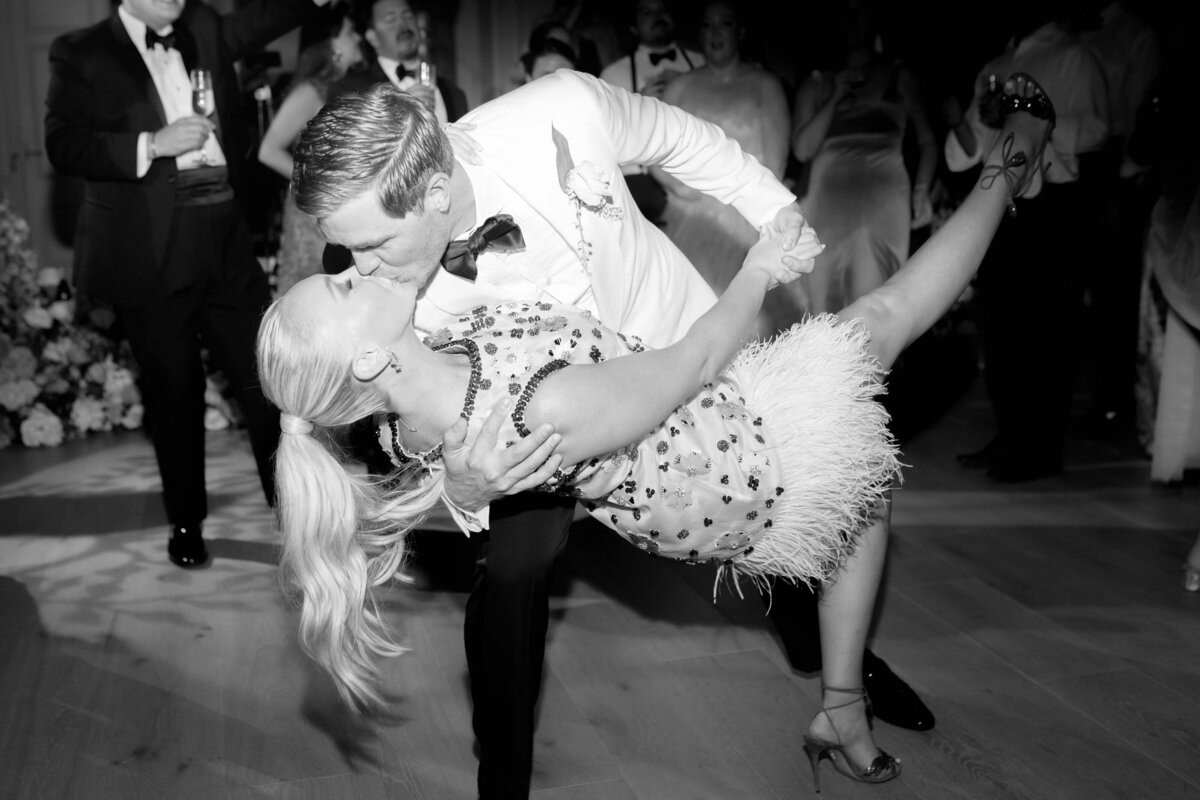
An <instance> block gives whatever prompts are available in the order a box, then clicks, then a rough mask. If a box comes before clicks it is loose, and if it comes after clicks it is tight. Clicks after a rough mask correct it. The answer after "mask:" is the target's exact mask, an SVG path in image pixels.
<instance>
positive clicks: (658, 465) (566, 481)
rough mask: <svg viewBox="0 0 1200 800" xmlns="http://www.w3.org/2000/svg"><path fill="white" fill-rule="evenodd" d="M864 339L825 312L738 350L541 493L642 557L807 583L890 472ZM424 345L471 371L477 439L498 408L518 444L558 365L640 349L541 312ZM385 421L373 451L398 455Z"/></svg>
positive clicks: (539, 307) (865, 515) (846, 542)
mask: <svg viewBox="0 0 1200 800" xmlns="http://www.w3.org/2000/svg"><path fill="white" fill-rule="evenodd" d="M866 343H867V333H866V329H865V328H863V327H862V326H861V325H859V324H857V323H845V322H841V321H839V320H837V318H835V317H833V316H831V315H823V316H820V317H816V318H812V319H810V320H807V321H806V322H804V323H801V324H797V325H795V326H793V327H792V328H791V329H790V330H788V331H785V332H784V333H782V334H780V335H779V336H778V337H776V338H774V339H772V340H770V341H765V342H757V343H755V344H753V345H750V346H748V347H747V348H745V349H744V350H743V351H742V352H741V353H740V354H739V355H738V356H737V357H736V358H735V360H734V362H733V363H732V364H731V365H730V366H729V367H727V368H726V370H725V371H724V372H723V373H722V374H721V375H720V376H719V378H718V380H717V381H715V382H714V383H712V384H709V385H707V386H705V387H704V388H703V389H702V390H701V391H700V392H699V393H697V394H696V395H695V396H694V397H692V398H691V399H690V400H689V401H688V402H686V403H684V404H682V405H680V406H679V407H677V408H676V409H675V411H674V412H673V413H672V414H671V415H670V416H669V417H668V418H667V419H666V420H664V421H663V423H662V424H661V425H660V426H658V427H657V428H656V429H655V430H653V431H651V432H650V433H649V434H648V435H646V436H644V437H643V438H642V439H640V440H638V441H637V442H634V443H632V444H630V445H628V446H627V447H625V448H624V449H622V450H620V451H617V452H613V453H609V454H607V455H605V456H603V457H600V458H594V459H590V460H588V461H585V462H582V463H579V464H576V465H574V466H572V467H569V468H565V469H563V470H560V471H559V473H558V474H557V475H555V476H554V478H552V479H551V480H550V481H548V482H547V484H546V485H544V486H542V487H540V489H541V490H542V491H552V492H558V493H562V494H566V495H570V496H574V497H578V498H580V500H581V502H582V503H583V505H584V507H585V508H586V509H587V510H588V512H589V513H590V514H591V515H592V516H593V517H594V518H595V519H597V520H599V521H600V522H602V523H604V524H605V525H606V526H608V527H609V528H611V529H613V530H614V531H616V532H617V533H618V534H620V535H621V536H622V537H624V538H625V539H626V540H627V541H628V542H630V543H632V544H634V545H635V546H637V547H639V548H641V549H642V550H644V551H645V552H647V553H649V554H651V555H656V556H664V557H669V558H673V559H677V560H681V561H685V562H688V563H694V564H699V563H710V564H716V565H718V566H719V567H720V568H721V570H720V573H719V575H718V579H720V576H721V575H728V574H729V573H730V572H731V573H732V574H733V575H735V576H748V577H751V578H756V579H761V578H766V577H769V576H784V577H788V578H792V579H797V580H804V581H820V580H823V579H825V578H827V577H828V576H829V575H830V574H831V572H832V571H833V570H834V569H836V568H837V566H838V564H840V563H841V561H842V559H843V558H844V556H845V555H846V554H847V553H848V552H849V551H850V550H851V549H852V548H853V546H854V534H855V533H856V532H857V531H858V530H860V529H861V528H862V527H863V526H864V524H865V523H866V522H867V521H868V520H869V518H870V515H871V512H872V509H873V507H874V506H875V504H876V502H877V501H878V500H879V498H880V497H881V496H882V495H883V493H884V492H885V491H886V490H887V488H888V487H889V486H891V485H892V483H893V481H894V480H895V479H896V478H897V476H898V469H899V462H898V461H897V450H896V446H895V443H894V441H893V440H892V439H891V437H890V435H889V433H888V429H887V414H886V412H885V411H884V410H883V408H882V406H881V405H880V404H879V403H878V402H877V401H876V396H877V395H878V394H879V393H880V392H881V391H882V388H881V383H880V381H881V378H882V374H883V371H882V368H881V367H880V366H879V363H878V362H877V361H876V360H875V359H874V358H872V357H871V356H870V355H869V354H868V353H867V352H866ZM427 344H428V345H429V346H431V347H433V348H435V349H438V350H446V351H448V352H462V353H466V354H468V355H469V356H470V358H471V362H472V378H471V386H470V389H469V390H468V393H467V397H466V399H465V401H464V412H463V413H464V416H466V417H467V418H468V419H469V420H470V422H471V430H472V431H477V430H478V427H479V426H480V425H482V423H483V420H484V419H485V418H486V417H487V416H488V414H489V413H490V411H491V410H492V409H493V408H494V407H495V406H496V404H497V403H499V402H501V401H503V400H504V399H506V398H508V397H515V398H516V400H517V402H516V404H515V408H514V410H513V412H512V414H511V416H510V418H509V419H508V420H506V421H505V427H504V428H503V429H502V432H501V436H507V437H508V440H509V442H510V443H512V442H515V441H516V439H517V437H520V436H524V435H527V434H528V430H527V429H526V426H525V419H524V413H525V408H526V406H527V404H528V402H529V399H530V398H531V397H532V396H533V393H534V392H536V391H537V390H538V386H539V384H540V383H541V381H542V380H543V379H544V378H546V376H548V375H550V374H552V373H553V372H555V371H556V370H559V369H562V368H564V367H566V366H569V365H571V364H583V363H599V362H601V361H604V360H606V359H609V358H614V357H617V356H622V355H627V354H630V353H636V352H639V351H641V350H643V349H645V348H644V346H643V345H642V344H641V342H640V340H638V339H637V338H636V337H632V336H631V337H625V336H622V335H621V334H619V333H616V332H614V331H611V330H609V329H607V328H605V327H604V326H603V325H602V324H601V323H600V322H599V321H597V320H596V318H595V317H593V316H591V315H590V314H587V313H586V312H581V311H578V310H577V309H574V308H567V307H559V306H555V305H551V304H549V303H538V304H524V303H518V304H506V305H502V306H497V307H480V308H477V309H475V311H474V312H473V313H472V314H470V315H468V316H464V317H461V318H459V319H458V320H457V321H456V322H455V324H454V325H452V326H450V327H448V328H446V329H443V330H441V331H438V332H436V333H435V334H433V335H432V336H431V337H429V339H428V340H427ZM396 433H397V432H396V429H395V425H394V422H393V424H392V426H391V427H390V428H389V426H388V425H382V426H380V436H379V438H380V444H381V445H382V446H383V447H384V450H385V451H386V452H388V453H389V454H390V455H391V457H392V460H393V461H394V462H395V463H397V464H402V465H411V464H413V462H424V463H426V464H431V463H433V462H435V461H436V460H437V459H438V458H440V451H439V450H438V449H434V450H431V451H428V452H426V453H409V452H407V451H405V450H404V448H403V447H402V445H401V443H400V441H399V437H398V436H397V435H396Z"/></svg>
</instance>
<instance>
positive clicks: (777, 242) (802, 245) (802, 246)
mask: <svg viewBox="0 0 1200 800" xmlns="http://www.w3.org/2000/svg"><path fill="white" fill-rule="evenodd" d="M785 242H786V237H782V236H776V235H773V234H771V233H769V232H768V231H767V230H766V229H764V230H763V231H762V232H761V233H760V234H759V237H758V242H757V243H755V245H754V246H753V247H751V248H750V252H749V253H747V254H746V260H745V261H744V262H743V264H742V269H743V270H747V269H748V270H761V271H762V272H763V273H764V274H765V275H766V276H767V277H768V284H767V288H768V289H774V288H775V287H776V286H780V285H782V284H785V283H791V282H792V281H794V280H796V278H798V277H800V276H801V275H804V274H807V273H809V272H812V267H813V262H814V259H816V257H817V256H818V255H820V253H821V251H822V250H824V249H825V245H823V244H821V242H820V240H818V239H817V232H816V231H814V230H813V229H812V228H811V227H809V226H808V225H805V226H804V229H803V230H802V231H801V233H800V235H799V237H798V239H797V240H796V242H795V244H793V245H792V247H791V248H790V249H785V248H784V243H785Z"/></svg>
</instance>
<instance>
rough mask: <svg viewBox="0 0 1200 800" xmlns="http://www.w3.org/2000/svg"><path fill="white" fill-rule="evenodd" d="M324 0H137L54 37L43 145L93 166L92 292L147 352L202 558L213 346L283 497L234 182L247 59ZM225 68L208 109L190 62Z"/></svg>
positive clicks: (157, 443)
mask: <svg viewBox="0 0 1200 800" xmlns="http://www.w3.org/2000/svg"><path fill="white" fill-rule="evenodd" d="M320 5H325V0H261V2H254V3H251V4H249V5H245V6H244V7H242V8H239V10H237V11H235V12H232V13H229V14H224V15H222V14H218V13H217V12H216V11H214V10H213V9H212V8H210V7H209V6H208V5H206V4H205V3H203V2H199V0H191V1H190V2H188V1H187V0H124V2H123V3H122V4H121V5H120V6H119V7H118V8H117V9H116V11H115V12H114V13H113V15H112V16H111V17H110V18H108V19H106V20H104V21H103V22H100V23H98V24H96V25H93V26H91V27H89V28H85V29H82V30H79V31H75V32H73V33H69V34H66V35H64V36H61V37H59V38H58V39H56V40H55V41H54V43H53V45H52V46H51V49H50V87H49V92H48V95H47V99H46V105H47V113H46V137H45V140H46V152H47V154H48V155H49V158H50V162H51V163H52V164H53V165H54V168H55V169H56V170H58V171H59V172H60V173H62V174H63V175H70V176H75V177H79V178H82V179H83V181H84V198H83V206H82V209H81V211H80V217H79V222H78V226H77V228H76V234H75V242H74V245H75V267H74V269H75V280H76V283H77V285H78V287H79V290H80V292H82V293H84V294H86V295H89V296H91V297H93V298H95V299H98V300H101V301H105V302H107V303H110V304H112V305H113V306H114V308H115V310H116V313H117V316H118V319H119V320H120V323H121V327H122V330H123V331H124V333H125V334H126V335H127V336H128V337H129V342H130V345H131V346H132V348H133V354H134V357H135V359H136V360H137V364H138V369H139V380H140V383H141V390H142V397H143V398H144V401H145V405H146V429H147V431H148V433H149V435H150V438H151V440H152V441H153V443H154V451H155V455H156V456H157V460H158V468H159V474H160V476H161V478H162V490H163V502H164V505H165V507H166V516H167V521H168V523H169V524H170V539H169V542H168V545H167V553H168V555H169V557H170V559H171V561H172V562H174V563H175V564H176V565H178V566H180V567H183V568H192V567H198V566H202V565H204V564H205V563H206V562H207V561H208V552H207V548H206V547H205V544H204V539H203V538H202V535H201V524H202V522H203V521H204V519H205V516H206V515H207V513H208V505H207V494H206V489H205V479H204V434H205V429H204V410H205V405H204V388H205V374H204V366H203V362H202V360H201V347H202V346H203V347H205V348H207V349H208V351H209V353H210V354H211V356H212V357H213V359H214V361H215V364H216V366H217V367H219V368H220V369H221V370H222V372H223V373H224V375H225V377H226V378H228V380H229V383H230V385H231V386H232V387H233V388H234V389H236V390H237V392H238V399H239V406H240V409H241V411H242V412H243V414H244V416H245V419H246V426H247V429H248V432H249V438H250V444H251V446H252V448H253V451H254V457H255V461H256V462H257V465H258V472H259V477H260V478H261V482H262V489H263V492H264V494H265V495H266V498H267V502H268V503H272V504H273V503H274V498H275V487H274V480H273V475H272V471H271V456H272V453H273V452H274V450H275V445H276V443H277V442H278V437H279V415H278V411H277V410H275V409H274V408H273V407H271V406H270V404H268V403H267V402H266V400H265V399H264V398H263V396H262V393H261V391H260V390H259V384H258V378H257V376H256V374H255V365H254V339H255V336H256V334H257V331H258V324H259V318H260V315H261V313H262V310H263V308H264V307H265V306H266V304H267V302H268V301H269V299H270V298H269V293H268V287H267V281H266V277H265V276H264V275H263V271H262V268H261V267H260V266H259V264H258V260H257V259H256V258H255V256H254V250H253V247H252V243H251V238H250V231H249V230H248V228H247V225H246V222H245V219H244V217H243V215H242V211H241V209H240V208H239V205H238V202H237V197H238V193H239V192H240V191H241V190H242V188H243V180H244V179H245V177H246V170H245V164H244V159H243V154H244V153H245V152H246V142H245V137H244V126H243V125H242V124H241V123H240V121H239V119H238V114H239V111H238V109H239V96H238V78H237V74H236V72H235V68H234V65H235V62H236V61H237V60H239V59H241V58H242V57H243V56H246V55H248V54H250V53H253V52H255V51H256V50H258V49H260V48H262V47H263V46H265V45H266V44H267V43H269V42H271V41H272V40H274V39H276V38H278V37H279V36H280V35H282V34H284V33H286V32H287V31H289V30H290V29H292V28H295V27H296V26H298V25H300V24H302V23H303V22H304V21H305V19H306V18H307V17H308V16H309V15H310V14H312V13H314V12H315V9H316V8H317V6H320ZM192 68H203V69H206V70H209V71H210V72H211V75H212V89H211V96H212V100H213V101H214V104H213V111H212V112H211V116H207V117H206V116H202V115H200V114H197V113H196V112H195V111H193V106H192V90H191V84H190V81H189V78H188V71H189V69H192Z"/></svg>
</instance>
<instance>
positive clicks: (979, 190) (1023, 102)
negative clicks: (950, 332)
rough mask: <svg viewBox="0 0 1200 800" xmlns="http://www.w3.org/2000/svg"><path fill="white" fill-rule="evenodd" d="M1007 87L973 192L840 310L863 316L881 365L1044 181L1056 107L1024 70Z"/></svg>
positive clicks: (928, 321)
mask: <svg viewBox="0 0 1200 800" xmlns="http://www.w3.org/2000/svg"><path fill="white" fill-rule="evenodd" d="M1004 91H1005V95H1006V98H1007V99H1006V100H1005V102H1004V106H1003V107H1004V110H1005V114H1006V116H1005V117H1004V127H1003V129H1002V131H1001V135H1000V137H999V139H998V140H997V144H996V146H995V147H993V148H992V152H991V153H989V154H988V156H987V158H986V159H985V161H984V166H983V169H982V170H981V172H980V177H979V181H978V182H977V183H976V184H975V187H974V188H973V189H972V190H971V193H970V194H969V195H968V196H967V198H966V199H965V200H964V201H963V202H962V204H961V205H960V206H959V207H958V209H957V210H956V211H955V212H954V214H953V215H952V216H951V217H950V219H948V220H947V221H946V223H945V224H944V225H943V226H942V227H941V228H940V229H938V231H937V233H935V234H934V235H933V236H931V237H930V238H929V240H928V241H927V242H925V244H924V245H922V247H921V248H920V249H919V250H918V251H917V252H916V253H914V254H913V255H912V257H911V258H909V260H908V261H907V262H906V263H905V264H904V266H903V267H901V268H900V269H899V271H897V272H896V274H895V275H893V276H892V277H891V278H890V279H889V280H888V281H887V282H886V283H885V284H883V285H882V286H880V287H879V288H878V289H876V290H874V291H872V292H869V293H868V294H865V295H863V296H862V297H860V298H859V299H857V300H855V301H854V302H853V303H851V304H850V305H848V306H847V307H846V308H844V309H842V310H841V311H839V312H838V316H840V317H842V318H843V319H860V320H862V321H863V322H864V323H865V324H866V326H867V328H868V329H869V330H870V331H871V351H872V353H874V355H875V356H876V357H877V358H879V360H880V361H881V362H882V363H883V365H884V366H885V367H890V366H891V365H892V364H893V363H894V362H895V360H896V357H897V356H898V355H899V354H900V353H901V352H903V350H904V348H906V347H908V345H910V344H911V343H912V342H913V341H914V340H916V339H917V337H919V336H920V335H921V334H923V333H924V332H925V331H927V330H929V328H930V327H932V326H933V324H934V323H935V322H937V321H938V319H940V318H941V316H942V315H943V314H944V313H945V312H946V310H947V309H949V308H950V306H951V305H952V304H953V303H954V301H955V300H957V299H958V297H959V296H960V295H961V294H962V292H963V290H964V289H965V288H966V287H967V284H968V283H969V282H970V280H971V277H972V276H973V275H974V274H975V271H976V270H977V269H978V268H979V264H980V262H981V261H982V260H983V256H984V253H986V252H987V249H988V246H989V245H990V244H991V241H992V236H993V235H994V234H995V233H996V229H997V227H999V225H1000V220H1001V219H1002V218H1003V216H1004V212H1005V209H1006V208H1008V207H1009V206H1010V205H1011V203H1012V201H1013V199H1014V198H1016V197H1023V196H1026V195H1029V196H1032V195H1033V194H1035V193H1036V192H1037V191H1038V190H1039V189H1040V188H1041V180H1040V179H1041V176H1040V174H1038V173H1039V172H1040V171H1041V170H1042V153H1043V152H1044V151H1045V148H1046V142H1047V141H1049V138H1050V131H1051V130H1053V128H1054V108H1053V106H1052V105H1051V104H1050V102H1049V100H1048V99H1047V98H1046V95H1045V93H1044V92H1043V91H1042V89H1041V87H1040V86H1038V85H1037V83H1036V82H1035V81H1034V80H1033V79H1032V78H1030V77H1029V76H1027V75H1024V74H1020V73H1018V74H1017V75H1014V76H1012V77H1010V78H1009V79H1008V80H1007V81H1006V82H1005V85H1004Z"/></svg>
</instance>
